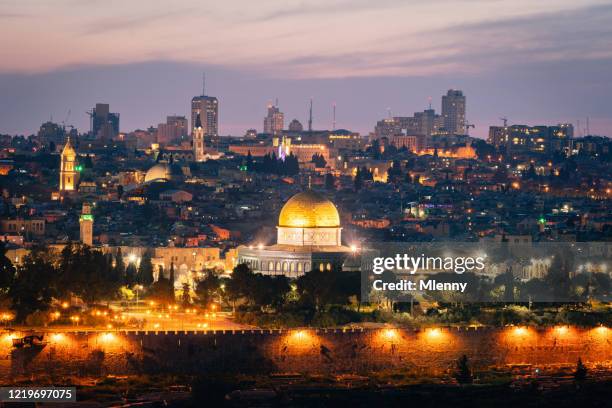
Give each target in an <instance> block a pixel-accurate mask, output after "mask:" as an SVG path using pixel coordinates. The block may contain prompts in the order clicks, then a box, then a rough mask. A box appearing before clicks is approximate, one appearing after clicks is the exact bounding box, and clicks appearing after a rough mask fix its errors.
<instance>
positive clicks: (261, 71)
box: [0, 1, 612, 137]
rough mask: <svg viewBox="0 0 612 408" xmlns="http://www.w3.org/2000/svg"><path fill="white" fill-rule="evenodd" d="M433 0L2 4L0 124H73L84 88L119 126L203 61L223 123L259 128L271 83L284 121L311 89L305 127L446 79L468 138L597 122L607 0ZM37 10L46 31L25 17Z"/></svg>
mask: <svg viewBox="0 0 612 408" xmlns="http://www.w3.org/2000/svg"><path fill="white" fill-rule="evenodd" d="M435 3H436V4H419V3H416V4H415V3H408V4H406V3H403V2H396V1H386V2H383V4H376V5H375V8H373V7H374V6H373V5H371V4H368V3H367V2H359V1H358V2H351V3H350V7H349V5H348V3H346V2H343V1H337V2H325V3H323V2H308V3H288V4H286V5H278V4H275V3H273V2H260V3H258V4H257V5H256V6H255V5H250V4H248V3H245V4H236V5H204V6H198V4H195V3H191V2H184V3H181V4H180V5H178V6H177V7H176V9H175V10H172V11H168V10H165V11H162V9H163V7H164V6H163V4H162V3H157V2H149V3H147V7H141V4H140V3H138V2H131V3H130V4H121V5H119V6H118V9H115V8H113V11H112V13H113V14H112V15H111V14H110V13H111V12H110V10H109V9H107V8H105V7H102V6H101V5H98V4H96V3H88V7H87V8H82V9H81V7H79V5H78V3H77V5H76V6H74V7H72V8H70V9H69V8H68V7H69V6H70V5H71V4H72V3H71V2H69V1H63V2H55V3H53V4H51V3H47V2H39V3H37V4H36V5H33V4H18V3H14V2H4V3H2V4H1V5H0V21H2V22H3V24H2V28H0V34H7V33H9V32H10V33H11V36H13V35H14V36H15V38H19V41H20V46H19V47H15V46H13V45H14V44H10V43H8V42H7V43H6V45H0V52H1V53H2V55H3V56H5V58H3V59H2V62H0V89H2V92H0V104H1V105H3V107H5V108H3V109H2V110H0V132H2V133H10V134H31V133H34V132H35V131H36V130H37V129H38V126H40V123H42V122H44V121H46V120H48V119H49V118H50V116H51V115H52V116H53V118H54V120H55V121H57V122H61V121H62V120H64V118H65V117H66V113H67V111H68V110H71V111H72V115H71V117H70V118H69V122H71V123H72V124H74V125H75V126H77V127H78V128H79V129H80V130H81V129H86V128H87V117H86V116H85V115H83V114H82V113H81V112H82V111H83V110H84V109H88V108H89V107H91V106H93V105H94V104H95V103H96V102H106V103H110V104H111V105H112V106H115V107H116V111H117V112H119V113H121V114H122V130H125V131H130V130H133V129H136V128H146V127H148V126H150V125H154V124H157V123H160V122H161V121H162V120H163V118H165V117H166V116H167V115H172V114H174V113H176V114H179V115H187V114H188V112H189V99H190V98H191V97H193V96H194V95H197V94H199V89H201V83H200V81H201V73H202V71H206V72H207V75H208V80H207V89H208V91H207V93H208V94H210V95H214V96H216V97H218V98H219V104H220V105H221V109H220V114H219V132H220V134H223V135H227V134H232V135H242V134H243V133H244V131H245V130H246V129H248V128H252V127H257V128H259V126H260V124H261V118H262V116H264V115H265V105H266V103H267V102H268V101H270V100H274V99H275V98H277V97H278V98H279V104H280V107H281V110H282V111H283V112H284V113H285V115H286V119H287V122H289V121H290V120H292V119H293V118H297V119H299V120H300V121H301V122H302V123H305V122H306V119H307V112H308V101H309V99H310V97H313V98H314V124H315V128H318V129H323V128H331V127H332V108H331V106H332V104H333V103H334V102H336V104H337V127H338V128H349V129H352V130H355V131H359V132H361V133H362V134H367V133H368V132H370V131H372V130H373V127H374V125H375V123H376V121H377V120H379V119H381V118H383V117H385V116H387V110H388V109H390V110H391V112H392V113H393V114H394V115H406V114H410V113H411V112H414V111H418V110H422V109H424V108H426V107H427V106H428V98H429V97H432V98H433V101H434V108H435V109H436V111H437V112H439V111H440V106H439V99H438V98H439V95H442V94H443V93H445V92H446V90H448V89H451V88H455V89H461V90H463V91H464V93H465V94H466V95H467V96H468V100H469V102H468V105H469V106H468V110H467V120H468V121H470V123H474V124H475V125H476V128H475V129H472V130H471V134H473V135H475V136H478V137H486V134H487V129H488V126H489V125H497V124H499V123H501V122H500V120H499V118H500V117H503V116H505V117H508V118H509V120H510V123H520V124H528V125H536V124H545V123H546V124H552V123H558V122H570V123H573V124H574V125H576V124H577V121H578V120H580V121H581V122H582V123H583V124H584V122H586V117H587V116H588V117H589V118H590V130H591V133H595V134H603V135H610V134H612V118H611V115H610V112H609V108H608V107H607V102H606V101H607V98H608V95H609V94H610V93H611V92H612V85H610V82H611V81H610V72H612V52H611V51H610V47H609V43H610V39H611V38H612V35H611V33H610V30H609V29H608V28H607V27H609V26H610V24H609V22H610V21H611V20H612V7H611V6H610V5H606V4H604V3H603V2H599V1H589V2H585V3H584V4H582V5H580V6H576V5H575V4H574V3H572V2H569V1H556V2H554V4H552V3H547V4H532V3H531V2H518V3H517V2H513V3H512V4H507V3H506V2H494V3H490V2H486V3H483V2H479V1H468V2H452V3H445V4H444V7H441V5H440V4H438V2H435ZM73 5H74V4H73ZM91 7H94V8H95V9H96V10H97V11H98V12H96V13H92V12H91ZM434 11H436V12H435V13H433V12H434ZM43 16H44V17H45V18H49V19H54V21H55V22H56V24H55V29H54V30H51V31H50V32H48V33H46V34H45V36H41V35H39V34H38V33H36V32H35V31H32V30H29V29H28V30H26V28H27V27H30V26H31V24H36V21H37V20H38V19H40V18H42V17H43ZM246 16H248V18H247V17H246ZM457 16H461V17H457ZM339 17H341V18H339ZM407 17H408V18H407ZM175 21H181V24H173V22H175ZM378 21H385V26H384V27H382V28H384V29H382V28H381V26H380V25H379V23H378ZM406 21H407V22H409V24H407V23H406ZM164 22H167V23H168V24H164ZM171 23H172V24H171ZM194 26H197V27H201V35H199V36H193V34H192V31H193V27H194ZM238 28H244V29H238ZM247 28H248V29H247ZM357 28H358V29H357ZM202 39H204V40H202ZM213 39H214V40H213ZM330 39H331V41H330ZM195 42H198V45H197V46H194V44H195ZM92 43H95V44H98V45H97V46H96V47H91V44H92ZM271 44H273V45H274V46H273V47H271V46H270V45H271ZM298 44H299V47H298V46H297V45H298ZM59 45H61V48H59ZM66 50H70V52H67V51H66ZM124 84H128V86H125V85H124ZM580 133H581V132H580V129H578V131H577V134H580Z"/></svg>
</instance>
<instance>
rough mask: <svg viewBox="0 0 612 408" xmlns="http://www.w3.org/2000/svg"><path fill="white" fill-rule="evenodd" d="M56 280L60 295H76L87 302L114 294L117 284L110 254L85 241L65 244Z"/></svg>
mask: <svg viewBox="0 0 612 408" xmlns="http://www.w3.org/2000/svg"><path fill="white" fill-rule="evenodd" d="M56 279H57V281H58V295H59V296H62V297H68V296H71V295H76V296H79V297H80V298H81V299H83V300H84V301H85V302H87V303H94V302H96V301H97V300H100V299H102V298H108V297H112V296H114V294H115V293H116V289H117V286H118V285H117V284H118V282H117V281H116V280H115V279H114V272H113V269H112V266H111V264H110V263H109V260H108V257H107V256H106V255H104V254H103V253H102V252H100V251H98V250H92V248H90V247H89V246H87V245H82V244H69V245H66V247H64V249H63V250H62V252H61V254H60V262H59V267H58V272H57V277H56Z"/></svg>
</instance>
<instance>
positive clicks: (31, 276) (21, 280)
mask: <svg viewBox="0 0 612 408" xmlns="http://www.w3.org/2000/svg"><path fill="white" fill-rule="evenodd" d="M54 265H55V259H54V257H53V255H52V254H51V253H50V252H48V251H46V250H44V249H42V248H35V249H33V250H32V252H30V254H28V255H27V256H26V257H24V259H23V263H22V265H21V266H19V268H18V269H17V276H16V279H14V281H13V283H12V285H11V287H10V288H9V291H8V296H9V298H10V299H11V308H12V309H13V310H14V311H15V320H16V321H17V322H23V321H25V319H26V317H27V316H28V315H30V314H31V313H34V312H36V311H45V310H47V309H48V308H49V304H50V303H51V300H52V298H53V297H54V296H56V294H57V282H56V281H55V280H54V278H55V277H56V276H57V269H56V268H55V266H54Z"/></svg>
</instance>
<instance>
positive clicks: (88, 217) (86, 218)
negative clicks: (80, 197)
mask: <svg viewBox="0 0 612 408" xmlns="http://www.w3.org/2000/svg"><path fill="white" fill-rule="evenodd" d="M79 224H80V227H81V242H82V243H84V244H85V245H89V246H92V245H93V215H92V214H91V205H90V204H89V203H83V209H82V210H81V217H80V218H79Z"/></svg>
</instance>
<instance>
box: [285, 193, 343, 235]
mask: <svg viewBox="0 0 612 408" xmlns="http://www.w3.org/2000/svg"><path fill="white" fill-rule="evenodd" d="M278 226H279V227H289V228H317V227H335V228H338V227H340V216H339V215H338V210H337V209H336V206H335V205H334V203H332V202H331V201H329V200H328V199H327V198H325V197H323V196H322V195H320V194H318V193H315V192H314V191H311V190H308V191H304V192H302V193H298V194H296V195H294V196H293V197H291V198H290V199H289V201H287V203H285V205H284V206H283V209H282V210H281V212H280V216H279V217H278Z"/></svg>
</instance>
